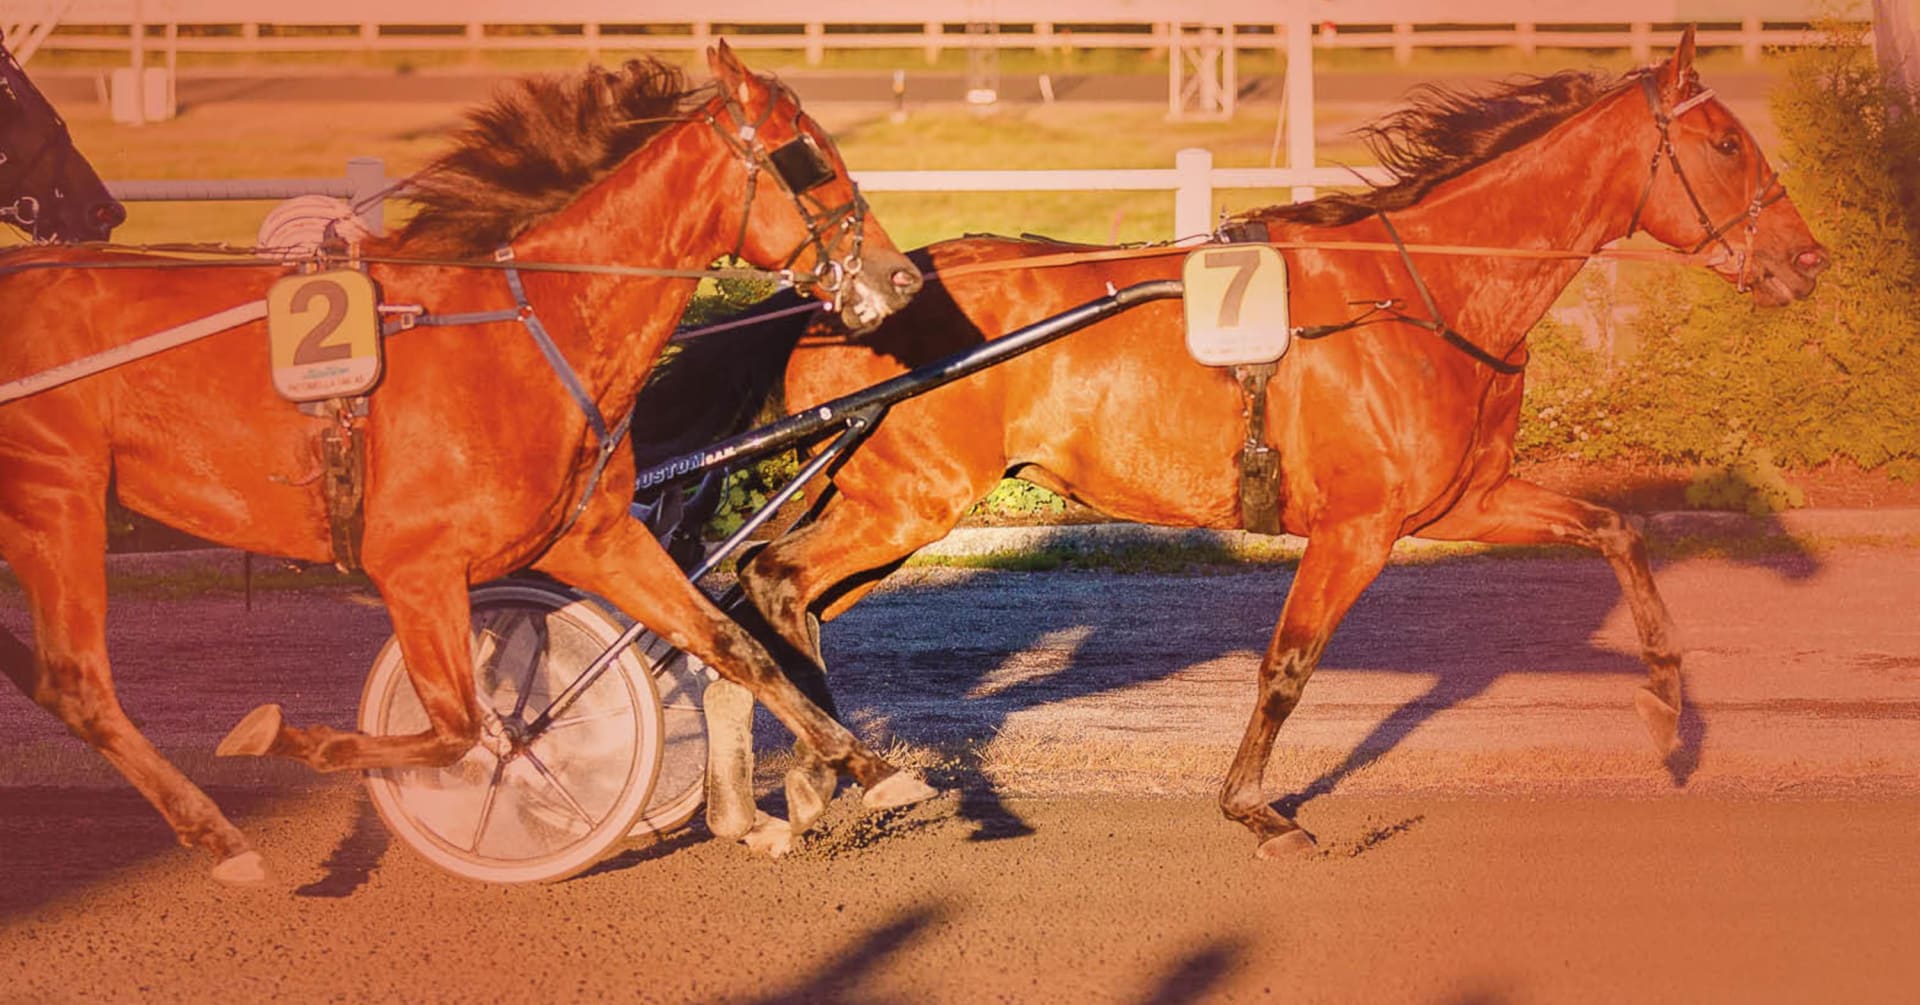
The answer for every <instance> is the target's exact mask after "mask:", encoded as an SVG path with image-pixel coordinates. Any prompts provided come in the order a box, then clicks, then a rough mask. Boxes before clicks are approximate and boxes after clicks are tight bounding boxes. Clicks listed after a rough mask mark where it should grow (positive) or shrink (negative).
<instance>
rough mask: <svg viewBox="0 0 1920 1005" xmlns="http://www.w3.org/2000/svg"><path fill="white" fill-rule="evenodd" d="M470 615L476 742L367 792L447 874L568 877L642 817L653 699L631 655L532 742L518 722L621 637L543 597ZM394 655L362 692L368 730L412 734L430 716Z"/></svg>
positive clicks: (385, 657) (649, 781)
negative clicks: (441, 763)
mask: <svg viewBox="0 0 1920 1005" xmlns="http://www.w3.org/2000/svg"><path fill="white" fill-rule="evenodd" d="M489 589H491V592H488V590H489ZM473 611H474V657H475V668H474V678H475V688H476V693H475V697H476V700H477V703H478V704H479V705H480V707H481V713H482V718H483V723H482V737H481V741H480V742H479V743H478V744H476V745H475V746H474V747H473V749H472V750H469V751H468V752H467V754H466V756H465V757H463V758H462V759H461V760H460V761H458V762H456V763H454V764H452V765H449V766H447V767H445V768H403V769H391V770H386V771H380V772H371V773H369V776H368V787H369V791H370V793H371V794H372V796H373V799H374V803H375V806H376V808H377V809H379V811H380V813H381V816H382V817H383V818H385V819H386V820H387V823H388V825H389V826H390V827H391V828H393V829H394V830H395V831H396V832H398V833H399V834H400V836H401V837H402V838H403V839H405V840H406V841H407V842H408V843H409V844H412V845H413V846H414V847H415V848H416V849H417V850H419V851H421V852H422V853H423V854H424V855H426V857H427V858H428V859H429V860H430V861H433V862H434V863H435V864H437V865H440V866H441V867H443V868H447V869H449V870H450V871H453V872H456V873H459V874H461V875H466V876H470V877H473V878H479V879H486V880H491V881H496V882H524V881H535V880H548V879H557V878H562V877H564V876H566V875H571V874H572V873H574V872H577V871H579V870H580V869H583V868H586V867H587V866H589V865H591V864H593V863H594V862H595V861H598V860H599V858H600V857H601V856H603V855H604V854H605V853H606V851H607V850H609V849H610V848H611V847H613V846H614V845H615V844H618V843H619V842H620V841H621V840H623V839H624V838H625V836H626V834H627V833H628V832H629V831H630V829H631V828H632V826H633V822H634V820H635V819H636V817H638V816H639V814H640V812H641V810H642V809H643V808H644V807H645V806H646V805H647V801H648V797H649V796H650V795H651V792H652V790H653V787H654V780H655V778H656V777H657V775H658V771H659V765H660V756H659V753H660V744H661V722H660V715H661V712H660V706H659V699H658V697H657V695H656V694H655V693H654V689H653V686H652V681H651V679H650V677H649V675H648V673H647V672H646V670H645V668H644V667H641V666H639V665H638V662H637V661H636V660H634V659H633V657H632V654H631V651H629V653H626V654H622V656H621V658H620V659H619V660H618V661H617V662H616V663H615V664H614V666H613V668H611V669H610V670H609V672H608V673H606V674H604V675H602V676H601V677H600V679H599V680H597V681H595V682H594V684H593V686H592V687H590V688H588V689H587V690H586V691H585V692H584V693H582V694H581V696H580V698H579V699H578V700H577V701H576V702H574V703H573V704H572V705H571V706H570V707H569V708H568V709H567V710H566V711H565V712H564V713H563V714H561V715H560V716H558V717H556V718H555V719H554V720H553V722H552V724H551V727H550V728H549V729H548V730H546V731H545V732H543V733H542V734H541V735H539V736H528V735H527V734H526V729H525V724H526V723H527V722H529V721H531V720H533V719H534V718H535V717H536V716H538V715H539V713H540V712H541V711H543V710H544V709H545V708H546V707H547V705H548V704H550V703H551V701H552V699H553V697H554V695H557V694H558V693H560V691H561V690H562V689H563V688H564V687H565V686H566V685H567V684H568V683H570V682H571V680H572V679H573V677H575V676H577V675H578V673H579V672H580V671H581V670H583V669H585V667H586V666H587V665H589V664H590V663H591V662H592V661H593V659H594V658H595V657H597V656H598V655H599V654H600V653H601V652H603V651H604V650H605V649H606V647H607V646H608V645H609V644H611V643H612V641H613V640H614V639H615V638H616V637H617V636H618V634H619V631H618V629H617V628H615V627H614V626H613V624H612V622H611V621H610V620H609V619H608V618H607V617H606V616H605V615H604V614H603V613H601V612H600V611H599V610H598V609H597V608H594V607H592V606H590V605H588V604H587V603H586V602H584V601H580V600H577V599H574V598H571V597H565V596H560V595H557V594H555V593H554V592H553V591H550V590H546V589H543V588H538V587H528V586H518V585H515V586H510V587H506V588H498V587H496V588H483V590H482V591H479V592H476V594H475V598H474V603H473ZM389 649H390V650H392V652H383V653H382V658H381V660H380V662H379V663H378V664H377V665H376V670H375V675H374V678H373V679H370V680H369V682H368V684H369V687H368V691H369V693H368V694H367V696H366V698H367V700H366V701H364V702H363V713H362V714H363V722H362V727H363V728H365V729H368V730H369V731H371V732H377V733H386V734H396V733H397V734H407V733H416V732H419V731H420V730H423V729H425V728H426V725H427V719H426V713H425V710H424V709H423V708H422V707H421V705H420V703H419V700H418V698H417V697H416V696H415V695H414V692H413V687H412V684H411V682H410V681H409V680H408V679H407V676H406V672H405V667H404V664H403V663H402V662H401V661H400V659H399V655H398V647H397V645H395V644H394V643H391V642H390V643H389ZM382 671H384V672H382ZM367 719H371V720H372V721H364V720H367Z"/></svg>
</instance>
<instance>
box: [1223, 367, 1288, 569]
mask: <svg viewBox="0 0 1920 1005" xmlns="http://www.w3.org/2000/svg"><path fill="white" fill-rule="evenodd" d="M1278 370H1279V364H1278V363H1251V364H1242V365H1240V366H1236V367H1234V368H1233V378H1234V380H1236V381H1238V382H1239V384H1240V400H1241V402H1242V404H1243V405H1244V407H1245V411H1246V415H1247V435H1246V439H1245V440H1244V441H1243V442H1242V443H1241V444H1240V526H1242V527H1244V528H1246V529H1247V530H1250V531H1253V532H1254V533H1255V534H1278V533H1280V451H1278V450H1275V449H1274V448H1273V447H1272V446H1271V445H1269V444H1268V443H1267V384H1268V382H1270V381H1272V380H1273V375H1274V373H1275V372H1276V371H1278Z"/></svg>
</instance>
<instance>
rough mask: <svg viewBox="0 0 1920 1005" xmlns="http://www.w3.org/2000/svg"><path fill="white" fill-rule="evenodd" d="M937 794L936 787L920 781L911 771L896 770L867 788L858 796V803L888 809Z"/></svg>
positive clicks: (930, 797) (909, 804)
mask: <svg viewBox="0 0 1920 1005" xmlns="http://www.w3.org/2000/svg"><path fill="white" fill-rule="evenodd" d="M939 794H940V792H939V790H938V789H935V788H934V787H933V786H931V785H928V784H927V783H926V782H923V781H921V780H920V778H919V776H917V775H915V774H914V773H913V772H910V771H896V772H894V773H893V774H891V775H888V776H887V777H885V778H882V779H881V780H880V781H879V783H878V784H876V785H875V786H874V787H873V788H871V789H868V790H867V794H866V795H864V796H862V797H861V798H860V804H861V805H862V806H865V807H866V808H867V809H870V810H890V809H893V808H894V807H896V806H912V805H913V804H914V803H917V802H922V801H924V800H927V799H932V798H933V797H934V796H937V795H939Z"/></svg>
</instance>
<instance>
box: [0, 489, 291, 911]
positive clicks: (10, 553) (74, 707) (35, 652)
mask: <svg viewBox="0 0 1920 1005" xmlns="http://www.w3.org/2000/svg"><path fill="white" fill-rule="evenodd" d="M25 481H26V480H25V479H24V478H15V479H13V480H11V484H12V485H20V484H23V483H24V482H25ZM104 494H105V493H104V490H103V491H102V493H101V494H100V496H101V500H104ZM76 495H78V494H76ZM88 497H89V498H91V494H88ZM17 512H21V510H17V509H14V508H13V507H9V506H5V505H4V500H0V530H3V531H4V532H5V536H4V539H5V540H8V541H13V542H19V541H23V540H27V539H29V535H30V536H31V538H32V539H35V542H36V546H34V547H31V548H29V547H13V548H8V549H6V554H5V557H6V559H7V561H8V562H9V563H10V564H11V566H12V568H13V571H14V575H15V576H16V577H18V579H19V581H20V584H21V586H22V587H23V588H24V589H25V591H26V593H27V598H28V605H29V607H30V608H31V610H32V612H33V624H34V629H33V638H34V646H33V649H32V650H31V651H29V649H28V648H27V647H26V646H25V645H23V644H22V643H21V642H20V640H19V639H17V638H15V637H14V636H13V635H12V634H11V633H9V632H7V631H5V630H4V629H0V671H4V672H5V673H6V675H7V676H8V677H9V678H10V679H12V681H13V682H14V684H15V685H17V686H18V687H19V688H20V690H21V691H22V692H24V693H25V694H26V695H27V696H28V697H29V698H31V699H33V701H34V702H35V703H36V704H38V705H39V706H40V707H41V708H44V709H46V710H47V711H48V712H51V713H52V714H53V715H54V716H55V717H56V718H58V719H59V720H60V721H61V722H62V723H64V724H65V725H66V727H67V729H68V730H69V731H70V732H72V733H73V735H74V736H76V737H79V738H80V739H81V740H82V741H84V742H85V743H86V744H87V745H88V746H90V747H92V748H93V749H94V750H96V751H98V752H99V753H100V755H101V756H102V757H104V758H106V759H107V761H108V763H110V764H112V765H113V766H114V768H115V769H116V770H118V771H119V772H120V774H121V775H122V776H123V777H125V778H126V780H127V781H128V782H129V783H130V784H132V785H133V787H134V788H135V789H137V790H138V791H139V792H140V794H141V795H143V796H145V797H146V799H147V802H149V803H151V804H152V805H153V808H154V809H155V810H158V811H159V813H160V815H161V817H163V818H164V819H165V820H166V821H167V824H168V826H170V827H172V828H173V832H174V834H175V836H176V837H177V838H178V839H179V841H180V843H181V844H182V845H185V846H188V847H198V848H202V849H204V850H206V851H207V852H208V853H209V854H211V855H212V856H213V858H214V862H215V864H214V867H213V873H212V874H213V877H214V878H215V879H216V880H219V881H221V882H224V883H232V884H243V885H246V884H257V883H263V882H265V881H266V880H267V870H266V868H265V866H264V864H263V863H262V862H261V860H260V855H259V854H258V853H257V852H255V851H254V850H253V848H252V846H251V845H250V844H248V842H247V839H246V837H245V836H244V835H242V834H241V833H240V831H239V829H238V828H236V827H234V826H233V824H232V823H230V822H229V821H228V820H227V818H226V817H225V816H224V815H222V814H221V812H220V808H219V807H218V806H216V805H214V802H213V800H212V799H210V798H208V797H207V794H206V793H205V792H202V791H201V790H200V788H199V787H198V786H196V785H194V784H193V782H192V781H191V780H189V779H188V778H187V777H186V775H184V774H182V773H181V772H180V770H179V769H178V768H176V767H174V766H173V764H171V763H170V762H168V761H167V759H166V758H165V757H163V756H162V755H161V754H160V752H159V751H158V750H156V749H155V748H154V746H153V744H152V743H151V742H150V741H148V740H147V738H146V737H145V736H144V735H142V734H141V733H140V730H139V729H138V728H137V727H136V726H134V724H133V723H132V721H131V720H129V719H128V718H127V714H126V711H125V710H124V709H123V708H121V706H120V700H119V697H118V696H117V695H116V694H115V693H114V688H113V678H112V676H111V669H110V666H109V664H108V662H107V637H106V603H107V586H106V559H105V555H106V515H105V504H104V501H95V502H93V504H92V505H87V504H86V503H85V501H84V500H82V499H79V498H76V499H74V500H71V505H69V504H67V503H58V504H49V503H47V501H46V500H45V499H44V498H42V499H40V500H39V501H38V505H36V506H34V507H33V508H32V509H31V510H29V511H27V512H32V513H34V514H36V515H44V514H62V515H63V516H64V519H62V520H61V521H60V522H58V523H57V524H55V523H51V522H49V521H47V520H46V519H44V517H42V518H40V519H36V520H33V521H32V526H31V527H29V526H27V523H28V521H22V520H17V519H15V518H14V516H13V514H14V513H17Z"/></svg>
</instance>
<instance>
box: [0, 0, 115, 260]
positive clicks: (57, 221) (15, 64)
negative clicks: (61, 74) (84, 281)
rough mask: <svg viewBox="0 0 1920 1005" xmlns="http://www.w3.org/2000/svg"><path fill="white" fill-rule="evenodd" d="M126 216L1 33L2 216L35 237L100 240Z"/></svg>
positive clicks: (111, 231) (0, 154)
mask: <svg viewBox="0 0 1920 1005" xmlns="http://www.w3.org/2000/svg"><path fill="white" fill-rule="evenodd" d="M126 219H127V211H126V208H125V207H123V206H121V205H120V203H118V202H117V201H115V200H114V198H113V196H111V195H109V194H107V186H106V185H105V184H104V183H102V182H101V181H100V176H99V175H97V174H95V173H94V171H93V165H91V164H88V163H87V159H86V158H85V157H82V156H81V155H80V152H79V151H77V150H75V149H74V147H73V137H72V136H71V135H70V134H68V132H67V122H66V120H65V119H62V118H61V117H60V113H59V112H57V111H55V110H54V108H53V105H52V103H50V102H48V101H47V98H46V95H44V94H41V93H40V89H39V88H37V87H35V86H33V82H32V81H31V80H28V79H27V71H26V70H24V69H22V68H21V66H20V63H19V61H18V60H16V59H14V58H13V53H11V52H9V51H7V46H6V38H5V36H4V35H0V223H7V224H11V225H12V226H14V227H16V228H18V229H19V230H21V231H22V232H24V233H25V234H26V235H27V237H28V238H29V239H31V240H34V241H104V240H106V239H107V238H108V237H110V236H111V235H112V234H113V228H115V227H118V226H119V225H120V224H122V223H124V222H126Z"/></svg>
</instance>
